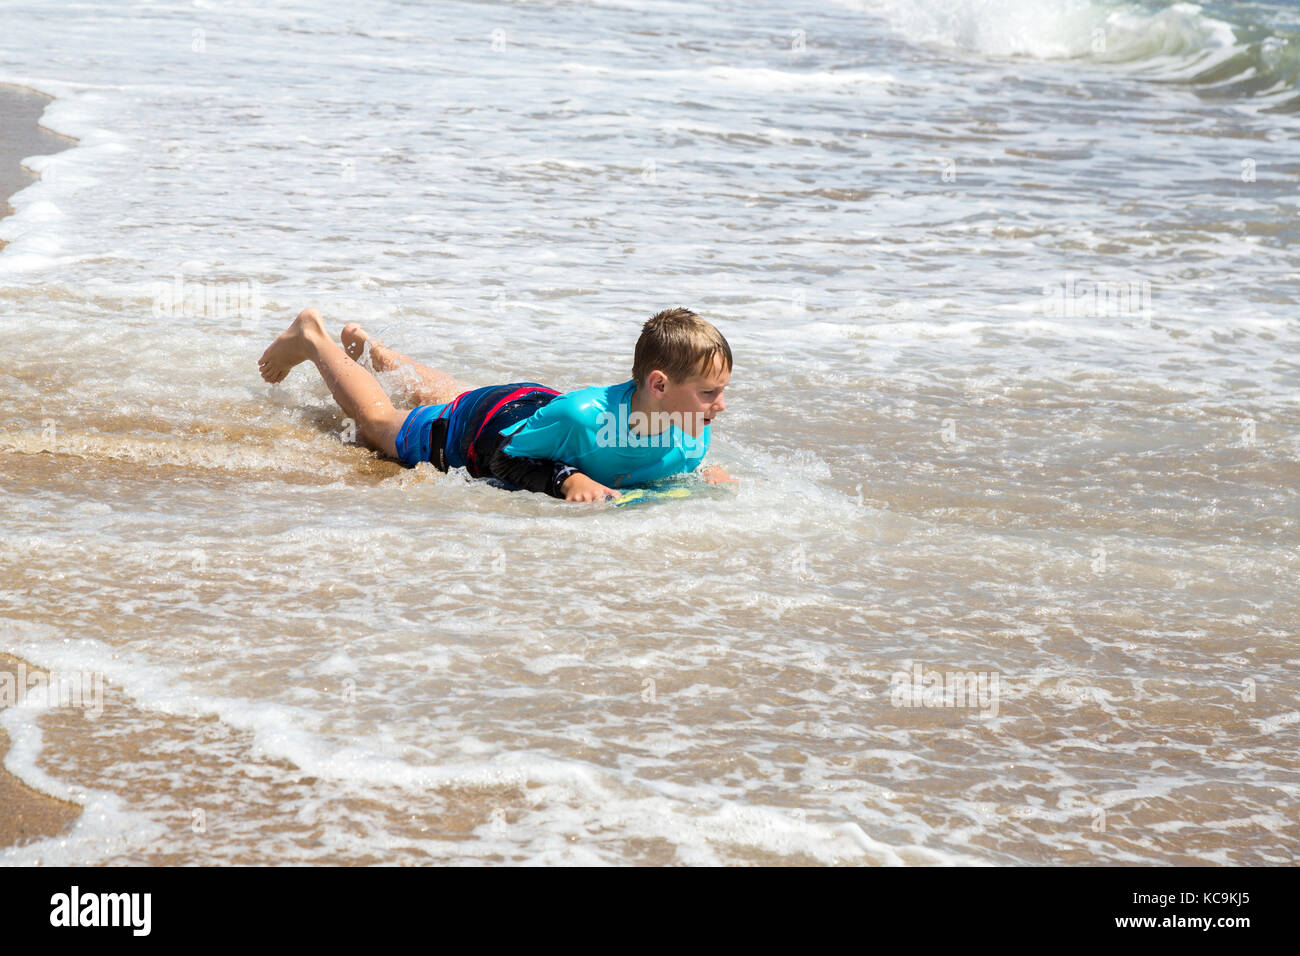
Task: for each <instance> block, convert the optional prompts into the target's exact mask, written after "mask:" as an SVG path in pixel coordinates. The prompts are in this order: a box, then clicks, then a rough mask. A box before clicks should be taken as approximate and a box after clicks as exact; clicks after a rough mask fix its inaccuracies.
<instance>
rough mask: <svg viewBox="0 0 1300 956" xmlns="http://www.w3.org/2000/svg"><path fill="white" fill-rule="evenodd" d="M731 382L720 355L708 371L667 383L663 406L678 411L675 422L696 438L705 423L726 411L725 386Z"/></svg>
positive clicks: (671, 410)
mask: <svg viewBox="0 0 1300 956" xmlns="http://www.w3.org/2000/svg"><path fill="white" fill-rule="evenodd" d="M730 382H731V372H730V371H728V369H727V367H726V366H725V365H723V363H722V361H721V360H720V359H719V360H717V361H715V362H714V364H713V368H712V369H711V370H710V371H709V372H708V374H705V375H695V376H692V377H691V378H688V379H687V380H686V381H684V382H671V381H670V382H668V383H667V384H666V385H665V386H664V394H663V398H662V399H660V401H661V402H662V403H663V410H664V411H666V412H675V413H677V415H676V416H674V419H673V421H674V424H678V422H679V418H678V417H677V416H680V424H678V427H679V428H681V429H682V431H684V432H686V434H688V435H690V436H691V437H692V438H698V437H699V436H700V435H701V434H703V432H704V427H705V426H706V425H708V424H709V423H710V422H712V421H713V419H714V418H716V417H717V416H718V414H719V413H721V412H724V411H726V409H727V403H726V401H725V400H724V399H723V397H722V392H723V389H725V388H726V387H727V385H728V384H730Z"/></svg>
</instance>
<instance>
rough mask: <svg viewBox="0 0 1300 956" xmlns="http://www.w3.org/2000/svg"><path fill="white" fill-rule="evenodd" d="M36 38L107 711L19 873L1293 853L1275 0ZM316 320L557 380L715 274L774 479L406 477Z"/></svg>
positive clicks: (19, 360)
mask: <svg viewBox="0 0 1300 956" xmlns="http://www.w3.org/2000/svg"><path fill="white" fill-rule="evenodd" d="M3 18H4V29H3V31H0V80H3V81H7V82H13V83H20V84H25V85H28V86H31V87H34V88H36V89H40V90H43V91H45V92H47V93H50V94H52V95H54V96H55V97H56V100H55V101H54V102H53V103H52V104H51V105H50V106H49V108H48V109H47V110H46V112H45V115H44V117H43V122H44V124H45V125H46V126H48V127H50V128H51V129H54V130H56V131H58V132H61V133H66V134H68V135H71V136H75V137H77V138H78V139H79V143H78V145H77V146H76V147H75V148H73V149H70V150H67V151H65V152H62V153H59V154H56V155H53V156H49V157H39V158H34V159H32V160H31V161H30V162H29V165H30V166H32V167H33V168H35V169H38V170H39V172H40V173H41V177H42V178H41V181H40V182H39V183H37V184H36V185H34V186H32V187H31V188H29V189H27V190H24V191H23V192H21V193H19V194H17V195H15V196H14V197H13V199H12V205H13V207H14V209H15V214H14V215H13V216H12V217H10V218H7V219H4V220H0V238H2V239H4V240H7V241H8V242H9V243H10V244H9V246H8V247H7V248H6V249H5V250H4V251H3V253H0V323H2V325H0V327H2V328H3V329H4V341H5V345H6V354H7V361H6V362H5V364H4V366H3V368H0V410H2V418H3V421H0V480H2V481H3V486H2V488H0V490H2V491H3V495H4V500H5V505H4V521H3V524H2V525H0V582H2V583H0V650H6V651H10V652H13V653H16V654H18V655H19V656H21V657H22V658H23V659H25V660H26V661H28V662H30V663H31V664H32V665H36V666H42V667H46V668H50V669H53V670H56V671H58V672H60V673H78V672H92V673H94V674H98V675H102V677H103V680H104V687H105V700H104V709H103V713H102V714H101V715H99V716H97V717H91V716H89V715H88V714H87V713H86V712H85V711H84V709H78V708H76V707H69V706H50V701H48V700H47V701H46V702H45V703H44V704H42V703H41V701H40V700H39V699H35V698H34V699H29V700H27V701H25V702H23V703H22V704H21V705H20V706H14V707H10V708H9V709H7V710H6V711H4V712H3V715H0V724H2V725H3V726H4V728H5V729H6V730H7V731H8V733H9V734H10V736H11V737H12V738H13V748H12V750H11V752H10V754H9V756H8V758H7V760H6V765H7V766H8V768H9V769H10V770H11V771H13V772H15V773H17V774H19V775H20V776H22V777H23V778H24V779H26V780H27V781H28V782H30V783H32V784H33V785H35V786H38V787H40V788H41V789H44V790H46V791H47V792H49V793H52V794H55V795H57V796H64V797H69V798H72V799H75V800H77V801H78V802H80V803H81V804H83V805H84V806H85V807H86V810H85V812H84V813H83V814H82V816H81V818H80V820H79V821H78V822H77V824H76V825H75V827H74V828H73V829H72V830H71V831H69V832H68V833H67V834H65V835H64V836H62V837H59V838H56V839H52V840H45V841H41V842H36V843H32V844H29V845H26V846H22V847H18V848H11V849H8V850H4V851H0V861H3V862H6V863H38V862H39V863H139V864H147V863H176V862H202V863H217V862H254V863H276V862H286V863H306V862H337V863H344V862H347V863H379V862H411V863H421V862H470V863H483V862H500V861H507V862H528V863H603V864H608V863H631V862H646V863H682V864H709V863H719V862H724V863H737V862H739V863H746V862H766V863H805V862H815V863H849V864H946V863H985V864H990V863H991V864H1011V863H1071V864H1075V863H1084V864H1116V863H1197V864H1204V863H1211V864H1238V865H1243V864H1270V863H1271V864H1277V863H1291V862H1294V860H1295V857H1296V852H1297V847H1300V811H1298V810H1297V801H1296V797H1297V787H1298V786H1300V779H1298V777H1297V773H1296V758H1295V754H1296V752H1297V747H1298V745H1300V739H1298V736H1300V735H1298V731H1297V724H1298V723H1300V700H1298V695H1297V690H1296V678H1297V673H1298V667H1297V663H1298V662H1297V656H1296V650H1295V647H1296V635H1297V624H1298V622H1300V614H1298V613H1297V611H1298V603H1300V602H1298V601H1297V596H1298V589H1297V583H1296V582H1297V558H1296V555H1297V547H1296V546H1297V540H1298V534H1297V519H1298V517H1300V505H1298V502H1297V492H1296V488H1297V487H1298V486H1300V465H1297V458H1298V455H1300V413H1298V409H1297V402H1298V401H1300V386H1298V384H1297V383H1298V382H1300V378H1298V375H1297V373H1298V372H1300V366H1298V363H1297V355H1298V354H1300V331H1298V329H1297V318H1296V316H1297V312H1296V305H1297V294H1298V291H1300V270H1298V269H1297V265H1296V262H1297V260H1296V256H1295V251H1294V246H1295V242H1296V239H1297V210H1298V208H1300V192H1298V191H1297V180H1296V176H1297V173H1298V172H1300V167H1298V166H1297V164H1296V138H1297V132H1300V127H1297V125H1296V124H1297V119H1296V117H1295V112H1296V109H1295V108H1296V104H1297V95H1300V90H1297V84H1296V62H1297V60H1296V55H1297V49H1298V47H1297V39H1296V37H1297V35H1298V34H1300V11H1298V10H1297V7H1296V5H1295V4H1291V3H1287V4H1282V3H1249V4H1230V3H1221V4H1206V5H1202V6H1199V7H1198V6H1193V5H1190V4H1181V3H1180V4H1168V3H1141V4H1139V3H1111V2H1092V0H1077V2H1066V0H1061V2H1038V3H1030V2H1027V0H1026V2H1012V0H1006V2H978V3H977V2H951V0H933V2H929V0H918V2H911V3H906V4H904V3H895V2H889V0H882V2H841V3H812V2H801V3H780V4H777V3H770V2H766V0H758V2H747V3H743V4H742V3H694V2H675V3H662V2H649V0H646V2H638V0H627V2H619V0H609V2H572V3H570V2H554V3H544V2H543V3H530V4H515V3H469V2H465V3H454V2H453V3H439V4H427V5H426V4H415V3H397V2H388V3H375V4H366V5H361V4H318V3H310V4H308V3H272V4H266V3H261V2H259V3H256V4H253V3H227V2H198V3H194V4H179V3H163V2H160V3H148V4H136V5H132V6H131V7H129V8H127V7H123V6H120V5H118V4H110V3H76V4H73V3H65V2H42V3H39V4H38V3H27V4H23V3H17V4H11V5H9V6H7V7H6V8H5V12H4V14H3ZM307 305H315V306H317V307H318V308H320V309H321V310H322V312H323V313H324V314H325V316H326V318H327V322H328V323H329V325H330V328H331V330H332V331H337V330H338V328H340V327H341V326H342V324H343V323H344V322H347V321H360V322H362V323H363V324H365V325H366V326H367V327H368V328H369V329H371V331H374V332H376V333H379V334H380V337H381V338H383V339H385V340H386V341H388V342H389V343H390V344H393V345H395V346H397V347H399V348H400V349H402V350H403V351H406V352H409V353H410V354H412V355H414V356H416V357H418V358H420V359H421V360H423V361H425V362H427V363H428V364H430V365H433V366H435V367H437V368H441V369H445V370H448V371H451V372H453V373H454V374H456V375H457V376H459V377H461V378H462V379H464V380H466V381H467V382H470V383H472V384H474V385H481V384H490V383H493V382H505V381H514V380H532V381H540V382H544V383H547V384H549V385H551V386H553V387H556V388H559V389H561V390H566V391H567V390H571V389H575V388H581V387H585V386H588V385H596V384H610V383H613V382H617V381H624V380H626V378H627V377H628V376H629V375H630V366H631V360H632V348H633V345H634V344H635V341H636V337H637V334H638V331H639V327H640V323H641V322H643V321H644V320H645V319H646V318H647V317H648V316H649V315H651V314H653V313H654V312H656V311H658V310H660V309H662V308H667V307H670V306H675V305H685V306H687V307H690V308H693V309H695V310H696V311H698V312H700V313H701V314H702V315H704V316H705V317H707V318H709V319H710V320H711V321H713V322H714V323H715V324H716V325H717V326H718V327H719V328H720V329H721V330H722V331H723V333H724V334H725V335H726V336H727V337H728V339H729V341H730V343H731V345H732V348H733V350H734V353H735V357H736V365H735V369H734V372H733V378H732V385H731V387H730V388H729V389H728V405H729V407H728V410H727V411H726V412H725V413H724V414H723V415H722V416H720V417H719V419H718V421H716V422H715V423H714V425H713V428H712V431H713V450H712V452H711V453H710V457H711V458H712V459H713V460H716V461H718V462H720V463H722V464H723V465H725V466H726V467H727V468H728V469H729V470H730V471H731V472H732V473H733V474H734V475H736V476H737V477H738V478H739V479H740V483H739V485H738V487H736V488H734V489H728V488H716V489H715V488H700V489H699V493H697V494H695V495H693V496H692V497H690V498H687V499H683V500H671V501H663V502H652V503H649V504H646V505H639V506H635V507H629V508H620V509H614V508H608V507H600V506H597V505H582V506H575V505H569V504H565V503H562V502H558V501H555V500H553V499H549V498H547V497H545V496H538V495H527V494H514V495H510V494H506V493H504V492H501V491H499V490H496V489H493V488H491V487H488V486H487V485H486V484H483V483H472V482H469V481H467V480H466V478H465V476H464V475H463V474H457V473H453V474H451V475H441V474H439V473H437V472H436V471H434V470H432V469H431V468H430V467H427V466H426V467H421V468H419V469H416V470H414V471H404V470H402V469H400V468H398V467H397V466H395V465H392V464H391V463H385V462H381V461H378V460H376V459H375V458H374V457H373V456H372V455H370V454H368V453H367V452H366V451H365V450H364V449H362V448H360V447H358V446H357V445H355V444H354V443H350V442H349V441H348V440H347V439H348V430H347V423H345V422H344V421H343V420H342V418H341V415H340V413H339V411H338V409H337V408H336V407H335V406H334V404H333V403H332V401H331V400H330V398H329V395H328V392H327V391H326V390H325V388H324V386H323V385H322V384H321V382H320V381H319V378H318V376H317V375H316V374H315V373H314V371H313V370H312V369H311V368H310V367H305V368H300V369H298V370H296V371H295V372H294V373H292V374H291V375H290V377H289V378H288V379H287V380H286V381H285V383H284V384H283V385H282V386H279V387H270V386H267V385H265V384H264V383H262V382H261V380H260V379H259V378H258V376H257V372H256V360H257V357H258V356H259V355H260V353H261V351H262V350H263V349H264V348H265V346H266V344H267V343H268V342H269V341H270V339H271V337H272V336H273V335H274V334H276V333H277V332H278V331H279V330H280V329H281V328H282V327H283V326H284V325H285V324H286V323H287V322H288V320H289V319H290V318H292V316H293V315H294V314H295V313H296V312H297V311H298V310H300V309H301V308H303V307H304V306H307ZM385 382H386V384H387V385H388V386H389V387H391V388H392V389H394V391H399V390H400V388H401V387H402V385H403V382H402V379H401V376H400V375H388V376H385ZM966 691H969V692H970V693H966ZM959 692H960V693H959ZM990 695H993V696H990Z"/></svg>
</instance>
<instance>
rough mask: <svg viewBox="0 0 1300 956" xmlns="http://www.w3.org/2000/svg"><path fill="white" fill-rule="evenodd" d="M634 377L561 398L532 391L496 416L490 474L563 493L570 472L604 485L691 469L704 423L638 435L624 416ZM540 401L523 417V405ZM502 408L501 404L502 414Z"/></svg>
mask: <svg viewBox="0 0 1300 956" xmlns="http://www.w3.org/2000/svg"><path fill="white" fill-rule="evenodd" d="M635 391H636V382H635V381H634V380H632V379H628V380H627V381H626V382H623V383H622V384H621V385H609V386H593V387H592V388H583V389H579V390H578V391H576V392H569V393H567V394H565V395H561V396H559V397H553V396H550V395H547V394H545V393H539V392H533V393H530V394H529V395H528V396H525V398H524V399H523V400H521V402H520V403H518V405H517V407H516V408H515V409H514V410H513V414H507V416H506V418H511V417H514V418H515V420H514V421H511V422H509V423H508V424H507V423H505V419H501V418H499V415H500V413H498V415H494V416H493V417H492V419H491V422H490V425H489V427H491V428H493V429H494V430H495V431H496V437H495V438H494V439H493V441H494V446H493V450H492V452H491V456H490V459H489V468H488V471H489V472H490V474H491V476H492V477H494V478H498V479H500V480H502V481H504V482H506V483H508V484H510V485H513V486H515V487H516V488H526V489H527V490H529V491H540V492H545V493H547V494H549V495H552V496H553V497H556V498H563V497H564V494H563V493H562V492H561V491H560V486H561V485H562V484H563V483H564V480H565V479H566V478H568V477H569V475H571V474H573V472H575V471H577V472H581V473H582V474H584V475H586V476H587V477H588V478H591V479H592V480H594V481H597V482H599V483H600V484H602V485H607V486H609V487H610V488H628V487H632V486H636V485H643V484H647V483H649V482H652V481H655V480H656V479H659V478H665V477H667V476H669V475H676V474H682V473H684V472H690V471H694V470H695V469H696V468H697V467H698V466H699V464H700V462H701V461H703V459H704V456H705V454H706V453H707V452H708V450H709V426H707V425H706V426H705V427H704V429H703V430H702V431H701V433H700V435H699V437H698V438H693V437H691V436H690V435H688V434H687V433H686V432H684V431H682V430H681V429H680V428H678V427H677V426H676V425H669V426H668V427H667V428H665V429H664V430H663V431H662V432H660V433H659V434H657V435H644V436H642V435H637V434H635V433H633V431H632V430H631V429H630V428H629V425H628V418H629V414H630V405H631V401H632V395H633V393H634V392H635ZM529 400H531V402H532V403H535V404H538V405H540V407H537V408H536V410H535V411H533V412H532V413H531V414H529V415H527V417H523V416H522V415H521V413H522V412H524V411H525V404H524V403H526V402H528V401H529ZM505 410H506V409H503V411H505Z"/></svg>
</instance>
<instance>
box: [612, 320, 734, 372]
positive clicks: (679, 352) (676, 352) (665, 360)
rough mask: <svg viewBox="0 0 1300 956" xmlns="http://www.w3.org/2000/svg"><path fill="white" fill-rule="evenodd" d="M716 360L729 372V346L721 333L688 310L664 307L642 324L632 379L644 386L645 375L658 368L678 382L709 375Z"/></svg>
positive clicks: (633, 359) (634, 357) (633, 360)
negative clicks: (696, 376)
mask: <svg viewBox="0 0 1300 956" xmlns="http://www.w3.org/2000/svg"><path fill="white" fill-rule="evenodd" d="M718 359H721V360H722V363H723V365H724V366H725V367H726V369H727V371H731V346H730V345H728V344H727V340H726V339H724V338H723V337H722V333H721V332H719V331H718V330H717V329H715V328H714V327H713V326H712V325H711V324H710V323H708V322H706V321H704V320H703V319H701V318H700V317H699V316H698V315H696V314H695V313H694V312H692V311H691V310H690V309H682V308H677V309H665V310H664V311H662V312H660V313H658V314H657V315H655V316H653V317H651V318H650V319H649V321H647V322H646V324H645V325H644V326H642V327H641V337H640V338H639V339H637V342H636V354H635V355H634V356H633V358H632V378H633V379H634V380H635V381H636V387H637V388H644V387H645V380H646V376H647V375H649V374H650V373H651V372H653V371H654V370H655V369H658V370H659V371H661V372H663V373H664V374H665V375H667V376H668V379H669V381H671V382H672V383H673V384H677V383H679V382H684V381H686V380H687V379H689V378H690V377H691V376H693V375H706V374H708V372H709V371H711V370H712V368H713V366H714V363H715V362H717V361H718Z"/></svg>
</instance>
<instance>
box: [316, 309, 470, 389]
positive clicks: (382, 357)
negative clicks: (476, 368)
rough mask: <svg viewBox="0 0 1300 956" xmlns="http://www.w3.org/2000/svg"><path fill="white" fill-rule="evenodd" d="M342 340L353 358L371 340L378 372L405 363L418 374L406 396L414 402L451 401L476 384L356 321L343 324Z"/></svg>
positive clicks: (372, 362) (372, 361)
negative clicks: (394, 346)
mask: <svg viewBox="0 0 1300 956" xmlns="http://www.w3.org/2000/svg"><path fill="white" fill-rule="evenodd" d="M339 340H340V341H341V342H342V343H343V350H344V351H345V352H347V354H348V356H349V357H351V358H352V359H354V360H357V361H360V359H361V353H362V351H363V350H364V349H365V346H366V343H367V342H369V343H370V364H371V365H372V366H373V367H374V370H375V371H376V372H391V371H393V370H394V369H397V368H401V367H403V366H405V367H407V368H409V369H410V370H411V371H412V373H413V374H414V375H415V381H414V382H413V383H412V384H411V385H410V386H409V387H408V388H407V390H406V391H407V394H406V395H405V396H403V397H405V398H407V399H408V400H409V401H410V403H411V404H412V405H417V406H418V405H442V404H444V403H446V402H450V401H451V400H452V399H454V398H455V397H456V396H457V395H459V394H460V393H461V392H468V391H470V390H471V389H472V388H473V387H474V386H473V385H468V384H466V383H465V382H462V381H461V380H460V379H458V378H455V377H454V376H452V375H448V374H447V373H446V372H440V371H438V370H437V369H436V368H429V366H427V365H422V364H420V363H419V362H417V361H416V360H415V359H413V358H411V357H410V356H409V355H403V354H402V353H401V352H399V351H397V350H396V349H391V348H389V347H388V346H386V345H384V344H383V343H382V342H379V341H377V340H375V339H372V338H371V337H370V335H369V334H368V333H367V332H366V330H365V329H363V328H362V327H361V326H359V325H357V323H355V322H349V323H348V324H347V325H345V326H344V327H343V332H342V334H340V335H339Z"/></svg>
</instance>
